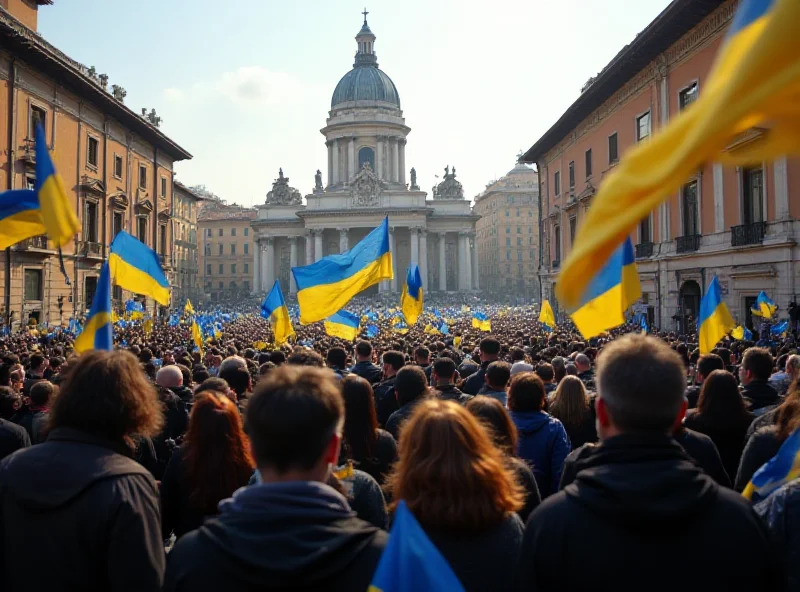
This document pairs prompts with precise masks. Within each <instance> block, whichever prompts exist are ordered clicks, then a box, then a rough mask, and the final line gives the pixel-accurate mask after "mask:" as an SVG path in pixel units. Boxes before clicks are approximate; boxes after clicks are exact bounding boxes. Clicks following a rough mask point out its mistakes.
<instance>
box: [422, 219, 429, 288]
mask: <svg viewBox="0 0 800 592" xmlns="http://www.w3.org/2000/svg"><path fill="white" fill-rule="evenodd" d="M419 273H420V275H422V286H423V287H424V288H425V291H426V292H427V291H429V290H430V289H431V287H430V284H429V283H428V231H427V230H425V229H424V228H422V229H420V231H419Z"/></svg>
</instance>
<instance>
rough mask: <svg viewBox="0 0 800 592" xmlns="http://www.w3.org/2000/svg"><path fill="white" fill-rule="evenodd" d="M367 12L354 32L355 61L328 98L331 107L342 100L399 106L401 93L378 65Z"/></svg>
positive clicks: (339, 103) (373, 37)
mask: <svg viewBox="0 0 800 592" xmlns="http://www.w3.org/2000/svg"><path fill="white" fill-rule="evenodd" d="M367 14H368V13H367V12H366V10H365V11H364V25H363V26H362V27H361V30H360V31H359V32H358V35H356V41H357V42H358V53H356V61H355V64H353V69H352V70H350V71H349V72H348V73H347V74H345V75H344V76H343V77H342V79H341V80H340V81H339V84H337V85H336V89H335V90H334V91H333V98H332V99H331V109H335V108H336V107H337V106H338V105H342V104H345V103H358V102H362V101H369V102H373V101H377V102H381V103H389V104H390V105H394V106H395V107H397V108H398V109H399V108H400V94H399V93H398V92H397V87H396V86H395V85H394V82H392V79H391V78H389V77H388V76H387V75H386V73H385V72H384V71H383V70H381V69H379V68H378V58H377V56H376V55H375V35H374V33H373V32H372V31H371V30H370V28H369V25H368V24H367Z"/></svg>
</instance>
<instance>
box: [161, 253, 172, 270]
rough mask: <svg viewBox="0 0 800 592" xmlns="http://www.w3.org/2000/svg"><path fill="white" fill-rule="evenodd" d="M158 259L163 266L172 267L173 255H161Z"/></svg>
mask: <svg viewBox="0 0 800 592" xmlns="http://www.w3.org/2000/svg"><path fill="white" fill-rule="evenodd" d="M158 261H159V262H160V263H161V267H164V268H169V267H172V257H170V256H169V255H159V256H158Z"/></svg>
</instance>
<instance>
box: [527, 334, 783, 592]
mask: <svg viewBox="0 0 800 592" xmlns="http://www.w3.org/2000/svg"><path fill="white" fill-rule="evenodd" d="M596 384H597V390H598V399H597V403H596V407H597V425H598V435H599V437H600V440H601V444H600V445H599V446H596V447H594V449H593V453H592V454H591V455H590V457H588V458H586V459H584V461H583V464H582V466H581V468H580V470H579V471H578V473H577V476H576V478H575V481H574V482H573V483H571V484H570V485H568V486H567V487H566V488H565V489H564V490H563V491H560V492H559V493H557V494H555V495H553V496H551V497H550V498H548V499H547V500H545V501H544V502H543V503H542V505H541V506H539V508H537V509H536V510H535V511H534V512H533V514H531V516H530V518H529V520H528V524H527V527H526V529H525V538H524V541H523V545H522V551H521V553H520V562H519V567H518V574H517V575H518V577H517V585H518V589H519V590H537V592H547V591H550V590H553V591H555V590H558V591H562V590H615V591H625V590H641V589H642V582H650V587H651V588H653V587H655V588H658V589H659V590H681V591H682V592H693V591H695V590H696V591H703V592H706V591H708V590H780V589H783V587H784V576H783V573H782V569H781V566H780V564H779V562H778V560H777V557H776V555H775V552H774V550H773V548H772V546H771V545H770V542H769V539H768V536H767V533H766V532H765V529H764V527H763V526H762V524H761V522H760V521H759V519H758V517H757V516H756V515H755V513H754V512H753V510H752V509H751V508H750V507H749V505H748V503H747V502H746V501H745V500H744V498H742V497H741V496H740V495H738V494H736V493H735V492H733V491H731V490H729V489H725V488H722V487H719V486H718V485H717V484H716V483H715V482H714V481H713V480H712V479H711V478H710V477H708V476H707V475H705V474H704V473H703V471H702V470H701V469H700V468H699V467H698V466H697V465H696V464H695V463H694V462H693V461H692V460H691V459H690V458H689V456H688V455H687V454H686V453H685V452H684V451H683V449H682V448H681V447H680V445H678V444H677V442H675V441H674V440H673V439H672V437H671V436H672V433H673V432H674V431H675V428H676V426H677V424H678V423H680V422H681V421H682V419H683V415H684V413H685V411H686V401H685V399H684V396H683V395H684V390H685V372H684V367H683V362H682V361H681V359H680V357H679V356H678V355H677V354H676V353H675V352H673V351H672V350H671V349H670V348H669V346H667V345H666V344H665V343H663V342H662V341H659V340H658V339H656V338H654V337H648V336H645V335H628V336H626V337H623V338H621V339H618V340H616V341H614V342H613V343H612V344H610V345H608V346H606V348H605V349H604V350H603V352H602V353H601V354H600V357H599V359H598V365H597V380H596ZM697 545H702V548H703V549H709V550H710V551H709V552H710V553H712V554H713V557H712V558H711V559H707V560H706V561H699V562H694V563H693V564H692V566H691V570H690V572H687V571H686V570H682V569H674V567H675V566H677V565H682V564H683V562H685V552H686V549H689V548H696V547H697ZM722 564H724V565H725V566H726V567H725V568H724V569H722V568H720V565H722ZM614 565H617V567H618V568H614V567H612V566H614ZM689 573H690V575H687V574H689ZM646 587H647V586H646Z"/></svg>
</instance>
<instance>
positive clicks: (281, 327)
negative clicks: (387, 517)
mask: <svg viewBox="0 0 800 592" xmlns="http://www.w3.org/2000/svg"><path fill="white" fill-rule="evenodd" d="M261 316H262V317H264V318H265V319H268V320H269V322H270V323H271V324H272V332H273V333H274V334H275V343H276V344H277V345H283V344H284V343H286V341H287V340H288V339H289V336H291V335H294V334H295V333H294V327H293V326H292V319H291V318H289V309H288V308H286V301H285V300H284V299H283V292H281V283H280V281H279V280H275V283H274V284H273V285H272V290H270V291H269V294H267V297H266V298H264V302H262V303H261Z"/></svg>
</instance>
